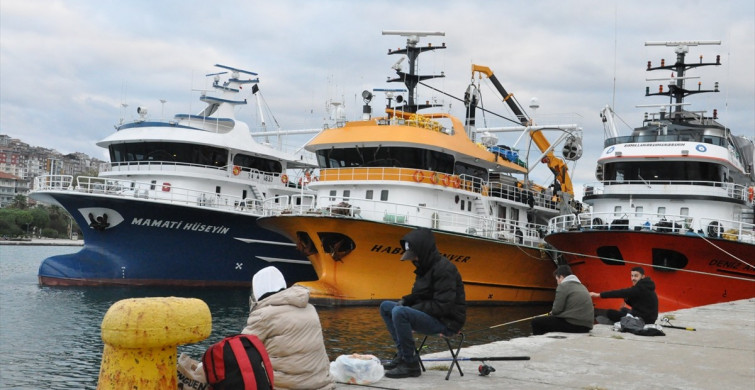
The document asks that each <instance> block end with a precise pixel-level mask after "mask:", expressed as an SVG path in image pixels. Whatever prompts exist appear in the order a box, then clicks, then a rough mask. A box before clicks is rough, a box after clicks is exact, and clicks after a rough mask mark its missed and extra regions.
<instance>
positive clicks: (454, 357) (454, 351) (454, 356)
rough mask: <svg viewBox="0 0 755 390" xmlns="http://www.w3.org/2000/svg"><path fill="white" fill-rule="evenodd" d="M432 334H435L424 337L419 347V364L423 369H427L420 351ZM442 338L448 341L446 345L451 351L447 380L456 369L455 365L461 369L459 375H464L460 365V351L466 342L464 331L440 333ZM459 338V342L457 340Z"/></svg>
mask: <svg viewBox="0 0 755 390" xmlns="http://www.w3.org/2000/svg"><path fill="white" fill-rule="evenodd" d="M430 336H435V335H425V338H423V339H422V343H421V344H420V345H419V348H417V358H419V365H420V367H422V371H427V370H425V365H424V363H422V357H421V356H420V354H419V352H420V351H421V350H422V347H424V346H425V343H426V342H427V339H428V338H429V337H430ZM438 336H440V338H441V339H443V341H445V342H446V345H447V346H448V352H451V366H450V367H448V372H447V373H446V380H448V378H449V377H450V376H451V371H453V370H454V365H456V368H457V369H459V375H461V376H464V372H462V371H461V366H460V365H459V360H458V359H459V351H461V345H462V343H464V333H462V332H461V331H459V333H456V334H439V335H438ZM452 340H453V341H454V344H455V345H454V344H452V343H451V341H452ZM457 340H458V343H456V341H457Z"/></svg>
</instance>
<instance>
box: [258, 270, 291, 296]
mask: <svg viewBox="0 0 755 390" xmlns="http://www.w3.org/2000/svg"><path fill="white" fill-rule="evenodd" d="M285 288H286V280H285V279H284V278H283V274H282V273H281V272H280V271H278V269H277V268H275V267H273V266H270V267H265V268H263V269H261V270H259V271H257V273H256V274H254V277H253V278H252V293H254V299H255V300H256V301H259V300H260V297H261V296H263V295H265V294H267V293H271V292H278V291H280V290H283V289H285Z"/></svg>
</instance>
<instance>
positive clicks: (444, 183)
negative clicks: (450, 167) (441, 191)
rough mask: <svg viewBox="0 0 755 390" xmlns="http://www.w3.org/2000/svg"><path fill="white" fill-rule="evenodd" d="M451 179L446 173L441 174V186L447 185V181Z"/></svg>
mask: <svg viewBox="0 0 755 390" xmlns="http://www.w3.org/2000/svg"><path fill="white" fill-rule="evenodd" d="M450 180H451V179H450V178H449V177H448V175H443V187H448V182H449V181H450Z"/></svg>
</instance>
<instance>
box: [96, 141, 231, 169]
mask: <svg viewBox="0 0 755 390" xmlns="http://www.w3.org/2000/svg"><path fill="white" fill-rule="evenodd" d="M108 150H109V151H110V161H112V162H113V163H128V162H159V161H162V162H170V163H179V164H194V165H206V166H214V167H223V166H225V165H226V164H227V163H228V151H227V150H225V149H221V148H215V147H211V146H204V145H194V144H184V143H178V142H132V143H124V144H112V145H110V146H109V147H108Z"/></svg>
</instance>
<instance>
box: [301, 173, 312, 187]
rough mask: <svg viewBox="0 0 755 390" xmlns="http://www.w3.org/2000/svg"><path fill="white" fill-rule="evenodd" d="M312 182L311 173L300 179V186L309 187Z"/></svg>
mask: <svg viewBox="0 0 755 390" xmlns="http://www.w3.org/2000/svg"><path fill="white" fill-rule="evenodd" d="M311 181H312V178H311V175H310V173H309V172H307V173H305V174H304V177H300V178H299V186H301V185H302V184H304V185H307V184H309V183H310V182H311Z"/></svg>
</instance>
